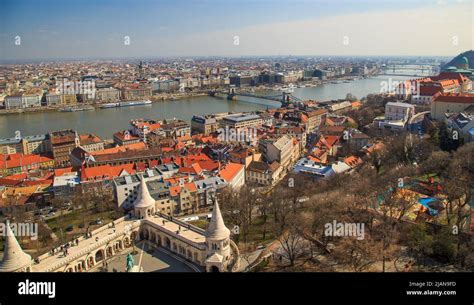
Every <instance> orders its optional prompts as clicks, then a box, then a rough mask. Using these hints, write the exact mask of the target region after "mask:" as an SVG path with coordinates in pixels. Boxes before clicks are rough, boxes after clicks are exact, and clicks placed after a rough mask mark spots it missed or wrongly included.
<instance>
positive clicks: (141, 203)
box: [134, 175, 155, 218]
mask: <svg viewBox="0 0 474 305" xmlns="http://www.w3.org/2000/svg"><path fill="white" fill-rule="evenodd" d="M134 212H135V216H137V217H138V218H147V217H149V216H151V215H153V214H155V199H153V197H151V195H150V192H149V191H148V187H147V186H146V182H145V177H143V175H142V178H141V180H140V189H139V193H138V196H137V200H136V201H135V203H134Z"/></svg>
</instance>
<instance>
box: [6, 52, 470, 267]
mask: <svg viewBox="0 0 474 305" xmlns="http://www.w3.org/2000/svg"><path fill="white" fill-rule="evenodd" d="M466 56H471V57H472V51H469V52H466V53H464V54H461V55H460V56H458V57H456V58H455V59H454V60H453V61H452V62H451V63H449V64H448V63H446V62H444V63H441V62H439V63H429V61H428V60H430V61H433V59H431V58H430V59H425V60H421V59H405V60H402V59H363V60H361V59H354V58H352V59H351V58H341V59H338V60H329V59H307V58H294V59H293V58H290V59H280V60H278V59H273V58H272V59H266V60H257V59H234V60H232V59H206V60H199V59H196V60H194V59H185V60H181V61H178V60H176V61H170V62H163V63H155V64H151V63H150V64H148V63H143V62H142V61H139V62H138V64H135V65H134V64H132V63H100V62H98V63H82V62H81V63H50V64H33V65H26V66H23V65H20V66H19V65H5V66H3V68H2V71H3V79H4V81H3V83H2V90H3V105H4V108H5V110H4V111H5V112H6V113H5V115H14V114H7V113H8V112H13V111H39V110H43V109H47V110H50V111H54V110H53V109H55V108H58V109H59V111H63V112H76V111H81V110H83V111H86V110H88V111H94V110H95V108H94V107H99V108H105V109H107V108H117V107H118V108H121V107H127V106H129V107H148V105H147V104H146V103H145V101H149V103H152V101H151V100H153V103H174V102H176V100H177V99H178V98H179V97H180V96H186V95H192V94H203V95H209V96H211V97H213V98H217V99H219V100H220V101H222V102H223V103H228V102H231V103H235V102H237V101H238V100H240V99H245V98H248V97H252V98H254V99H258V98H260V99H267V100H273V101H275V103H280V104H281V106H280V107H277V106H273V107H271V108H270V107H267V109H266V110H260V111H253V112H240V113H212V112H209V113H203V114H201V115H194V116H193V117H192V119H191V121H190V122H189V121H184V120H181V119H179V118H166V119H163V120H158V119H155V118H152V117H151V118H135V119H132V120H130V121H129V122H128V123H127V122H124V126H126V125H127V124H129V126H128V127H127V128H125V129H124V130H117V131H115V133H113V135H112V138H109V139H102V138H100V137H99V136H97V135H95V134H94V133H79V132H78V131H76V130H73V129H64V130H55V131H50V132H49V133H46V134H31V135H22V133H21V132H20V131H17V132H16V133H15V137H13V138H6V139H2V140H0V149H1V153H2V155H3V157H2V160H0V162H1V163H0V165H1V175H2V178H1V179H0V183H1V184H2V189H1V192H2V197H1V198H2V213H3V216H4V217H7V218H10V217H11V218H12V219H15V220H20V219H21V220H22V221H25V222H34V221H37V220H41V221H42V222H40V226H41V228H40V229H39V234H40V235H39V236H38V237H39V239H38V240H36V241H30V242H27V243H26V244H24V245H23V247H24V248H25V249H32V250H33V249H34V250H36V251H35V252H36V253H37V254H36V255H34V256H33V257H36V258H34V259H33V258H32V263H28V264H27V265H25V266H17V265H16V264H13V266H14V267H15V268H17V267H21V268H27V269H28V270H35V269H37V271H55V270H64V268H66V269H65V271H76V272H77V271H85V270H89V269H94V268H96V266H97V265H98V266H99V267H100V268H102V269H103V268H107V267H105V266H106V264H105V262H106V261H109V260H110V261H111V264H113V263H112V262H113V261H114V257H113V256H114V252H117V253H119V252H120V251H121V250H122V248H125V247H126V245H125V244H122V243H121V242H118V243H117V244H116V245H115V246H114V247H113V248H112V247H110V248H109V249H104V250H100V251H97V252H96V255H95V257H93V258H91V260H90V261H87V263H86V262H85V261H84V260H83V257H82V256H81V255H78V256H77V257H74V258H73V260H76V262H75V263H71V259H69V257H68V255H65V256H64V257H63V255H64V254H63V253H57V254H52V253H49V252H47V253H46V254H42V252H44V251H45V250H46V249H49V248H51V247H52V246H53V245H55V244H58V243H59V244H64V243H65V242H67V241H68V240H72V241H73V242H74V239H75V238H77V237H78V236H81V237H82V235H84V234H85V237H83V238H87V236H88V234H91V233H92V232H94V233H95V232H96V231H99V232H100V231H101V230H103V229H102V227H103V226H105V227H107V226H110V223H114V224H115V223H120V222H122V221H124V220H123V219H126V218H127V217H129V215H131V214H130V213H131V212H133V211H135V213H136V212H138V211H137V206H140V205H141V204H144V205H145V207H146V209H145V211H146V212H138V213H139V214H138V217H139V218H143V217H147V216H150V215H155V216H154V217H158V216H156V215H160V216H159V217H164V218H163V219H167V218H166V217H179V218H177V219H178V220H175V221H179V222H178V226H183V227H186V226H188V230H191V231H192V229H191V225H192V226H195V227H196V228H195V230H197V231H196V232H198V233H202V231H200V230H204V229H206V228H207V227H208V218H212V217H211V213H212V211H213V210H214V211H215V208H214V207H215V204H216V203H215V202H216V201H218V200H217V198H222V199H221V203H220V205H221V209H222V210H223V211H224V216H223V217H224V219H225V221H226V223H227V225H228V226H229V227H230V228H233V230H232V231H231V232H232V239H233V240H234V241H235V242H236V243H233V245H234V247H235V249H237V248H241V250H240V256H242V257H241V258H235V257H234V258H233V259H232V263H231V264H230V265H229V266H227V262H225V260H224V261H222V258H221V259H220V260H221V264H222V265H221V266H219V270H220V271H224V269H226V268H229V270H234V271H238V270H241V271H244V270H247V269H248V268H255V267H256V266H262V264H263V265H265V266H266V267H260V268H269V270H273V268H282V267H284V268H290V269H291V268H292V267H294V266H295V264H296V261H298V259H300V257H304V256H305V255H307V254H306V253H305V252H307V251H308V249H307V248H308V247H309V248H312V247H315V246H319V247H321V246H323V247H326V249H328V248H327V247H329V246H331V247H334V241H332V240H331V239H332V238H330V237H329V236H325V239H326V240H322V241H318V242H320V243H321V245H314V244H313V243H315V241H314V240H312V238H315V237H314V234H315V233H316V232H313V233H311V235H310V236H312V237H311V238H310V239H306V238H307V236H306V234H309V233H305V232H299V231H300V230H302V228H298V230H297V231H296V232H294V233H293V234H297V236H298V238H299V239H301V241H299V242H298V243H297V245H296V244H295V245H292V246H293V247H295V249H293V248H289V245H288V244H286V241H285V240H284V238H288V237H287V236H285V234H283V232H284V231H285V230H291V229H292V227H291V223H286V221H285V220H284V219H277V215H278V214H275V213H286V209H288V211H289V210H291V209H296V208H297V207H296V205H300V207H299V208H300V209H302V210H304V209H305V202H307V201H310V200H311V199H312V197H314V196H316V195H315V194H314V193H315V192H323V193H325V192H329V191H330V190H333V191H338V189H339V188H340V186H337V184H339V183H341V181H339V180H342V181H344V179H353V178H347V177H354V176H357V175H364V176H366V175H368V173H365V171H369V172H370V171H373V170H374V169H375V171H376V173H378V174H381V175H389V176H388V177H386V178H384V179H388V180H387V181H386V182H385V183H384V184H383V185H381V186H379V187H381V188H382V189H386V192H387V193H384V192H382V190H375V191H373V192H372V193H371V194H370V195H369V194H367V196H375V197H374V200H375V202H378V205H379V206H374V203H373V202H361V204H365V205H367V204H368V205H370V207H371V209H373V212H375V213H379V214H380V215H383V217H387V215H386V213H387V210H386V209H387V206H390V214H392V213H393V215H391V216H390V217H392V218H394V219H396V220H398V221H404V222H413V221H415V222H417V223H429V224H437V225H448V224H449V223H456V225H457V226H458V228H459V234H468V235H469V234H472V227H471V226H470V223H471V222H470V213H471V212H470V210H469V204H468V203H469V202H470V201H469V200H470V199H469V198H470V197H469V196H470V195H468V193H466V194H465V196H466V197H465V198H462V197H461V198H456V200H459V202H457V204H456V206H451V207H450V209H452V210H453V211H451V212H450V213H452V214H453V215H450V214H449V213H447V212H446V211H448V208H447V205H448V202H447V200H448V199H447V198H448V197H447V196H450V195H451V194H449V193H447V192H450V191H451V190H449V189H447V186H446V183H449V180H447V181H444V180H443V179H444V177H442V174H441V173H440V172H439V171H436V170H433V169H431V168H429V167H427V166H426V167H427V168H425V166H424V165H423V162H428V161H426V160H427V159H428V160H429V158H435V157H436V154H437V153H441V152H442V151H444V150H446V151H450V150H453V149H456V148H458V147H459V146H465V148H464V147H461V148H459V149H458V151H463V150H464V149H465V152H464V153H465V154H467V155H464V157H466V158H467V159H465V160H464V161H465V162H470V160H471V159H470V158H472V154H471V152H472V151H471V149H472V147H471V146H469V145H470V144H469V143H470V142H472V140H473V126H472V124H474V123H473V122H474V121H473V119H472V109H471V108H472V105H473V103H474V95H473V93H472V78H473V71H472V69H471V68H470V66H469V61H468V59H467V57H466ZM436 61H437V60H435V62H436ZM20 67H21V69H20ZM407 67H408V68H409V70H404V69H405V68H407ZM302 68H305V69H304V70H299V69H302ZM417 69H418V70H417ZM420 69H421V71H420ZM127 71H130V73H128V74H127ZM425 71H428V73H427V75H428V76H423V77H415V78H412V77H411V74H413V75H416V74H417V73H426V72H425ZM379 74H387V75H405V77H406V78H407V79H406V80H404V81H398V82H393V84H389V85H388V86H389V87H390V86H391V87H392V88H383V87H384V84H383V82H382V83H381V88H380V92H374V94H369V95H367V96H366V97H362V98H361V99H360V100H359V99H357V97H355V96H353V95H352V94H351V93H350V92H347V96H346V98H345V99H337V100H330V101H316V100H302V99H299V98H297V97H295V96H293V95H292V90H294V89H295V88H301V87H306V86H309V87H311V86H316V87H317V86H322V85H324V84H327V83H334V84H337V83H341V82H356V81H357V80H358V79H363V78H368V77H375V76H377V75H379ZM387 77H388V76H387ZM385 87H387V86H385ZM268 90H273V91H270V92H273V94H276V95H265V93H266V92H267V93H266V94H269V93H268V92H269V91H268ZM33 92H37V93H33ZM262 92H263V93H262ZM216 95H221V96H220V97H219V96H216ZM134 102H135V103H134ZM86 105H88V107H89V108H85V107H86ZM450 109H451V110H450ZM57 115H61V114H57ZM401 139H403V140H401ZM427 143H429V144H427ZM400 145H404V147H405V154H402V155H397V154H395V152H394V151H393V150H394V149H396V148H399V147H398V146H400ZM422 146H423V149H422V148H421V147H422ZM436 151H439V152H436ZM458 153H459V152H458ZM387 159H388V160H387ZM390 159H395V160H390ZM382 162H396V163H399V164H403V166H402V168H401V169H400V168H399V169H395V171H396V173H391V172H390V171H389V169H388V168H386V167H388V165H386V164H383V163H382ZM418 163H421V165H418ZM388 164H389V163H388ZM422 165H423V166H422ZM466 166H469V163H467V164H466ZM465 174H466V175H469V174H470V173H469V172H466V173H465ZM395 177H396V179H395V181H391V180H393V179H394V178H395ZM458 177H459V176H458ZM468 177H469V176H467V178H468ZM323 180H324V181H325V182H324V183H322V182H321V181H323ZM143 182H146V183H143ZM467 182H469V179H468V180H467ZM394 183H395V185H396V188H393V186H392V185H394ZM333 184H335V185H333ZM303 185H305V186H307V185H313V186H312V187H311V188H308V190H310V189H312V191H311V192H305V191H302V187H303ZM351 187H352V186H351ZM353 187H356V186H353ZM466 187H467V188H468V189H467V190H469V183H467V184H466ZM319 188H322V189H321V190H319ZM346 191H347V190H346ZM352 192H354V191H349V192H348V193H347V196H352V194H353V193H352ZM453 192H454V190H453ZM463 194H464V193H463ZM451 196H452V195H451ZM265 198H272V201H271V202H272V203H271V205H269V206H267V204H268V202H267V200H268V199H265ZM145 199H146V201H147V202H146V204H145V203H143V202H142V201H144V200H145ZM274 200H276V201H277V202H280V201H281V203H278V204H281V205H282V206H277V202H275V201H274ZM365 200H366V198H365V199H364V200H363V201H365ZM148 201H149V202H148ZM355 202H357V201H355ZM89 203H90V204H89ZM466 204H467V205H466ZM213 208H214V209H213ZM279 208H281V209H284V210H282V211H277V210H275V209H279ZM307 208H309V207H306V209H307ZM140 213H144V214H140ZM120 214H125V215H126V216H125V218H119V216H120ZM241 214H245V215H241ZM269 214H274V215H273V217H275V219H274V220H273V221H272V222H274V223H273V224H271V225H270V224H269V223H270V220H269V219H268V218H269V216H268V215H269ZM220 217H222V216H220ZM365 217H366V216H365ZM374 217H375V216H374ZM117 219H118V220H117ZM121 219H122V220H121ZM160 219H161V218H160ZM317 221H321V220H320V219H318V220H317ZM391 221H393V220H391ZM267 222H268V224H267ZM280 222H282V223H280ZM359 222H361V221H359ZM354 223H356V222H355V221H354ZM361 223H362V222H361ZM276 224H279V225H280V226H281V227H278V226H277V228H274V227H275V225H276ZM420 225H421V224H420ZM267 226H268V227H267ZM286 226H290V227H288V228H287V227H286ZM124 227H125V226H124ZM122 229H123V228H122ZM275 230H276V231H275ZM145 232H147V233H140V234H142V235H141V238H144V239H148V240H151V241H152V242H155V243H157V244H158V245H162V244H166V242H165V241H164V240H162V238H163V239H165V238H166V240H167V242H168V243H169V244H168V246H169V248H170V249H169V250H170V251H171V252H176V254H177V255H182V256H183V257H184V258H186V259H188V260H189V262H188V264H190V265H191V266H192V264H195V265H197V266H206V264H208V263H206V261H205V259H204V257H200V253H197V252H194V253H192V252H190V251H189V252H186V250H185V249H186V248H187V247H186V246H185V245H177V244H176V243H173V245H171V240H170V239H169V238H168V237H159V234H158V233H154V232H153V233H152V232H148V231H145ZM297 232H298V233H297ZM174 234H178V235H179V234H180V232H179V230H178V231H177V232H175V233H174ZM202 234H203V233H202ZM229 234H230V233H229ZM229 234H228V236H227V238H229V236H230V235H229ZM204 235H205V234H204ZM279 235H280V236H279ZM281 235H283V236H281ZM336 236H337V235H336ZM128 242H129V243H130V241H128ZM67 243H68V244H69V242H67ZM178 247H179V248H178ZM188 247H189V245H188ZM49 250H50V249H49ZM75 250H76V249H74V247H73V248H71V252H77V251H75ZM77 250H80V249H79V248H78V249H77ZM382 250H385V249H382ZM447 250H448V249H446V251H447ZM50 251H51V250H50ZM53 251H54V250H53ZM106 251H108V252H106ZM235 251H238V250H235ZM390 251H396V252H397V251H400V249H397V250H392V249H390ZM271 253H273V254H272V255H273V257H280V261H279V262H270V261H269V260H268V256H267V255H268V254H271ZM74 254H76V253H74ZM25 255H28V254H25ZM173 255H174V254H173ZM234 255H235V253H234ZM397 255H399V256H400V261H399V265H397V264H394V263H393V262H392V260H393V258H390V257H389V255H388V254H386V256H387V258H382V259H380V258H378V259H377V258H375V257H374V259H373V261H372V262H371V263H367V265H365V264H362V266H352V267H351V265H350V264H349V262H344V263H339V264H340V266H339V267H338V268H341V269H336V270H341V271H346V270H352V269H351V268H354V269H353V271H363V270H377V271H380V268H393V267H395V268H396V270H398V271H401V270H404V268H412V265H411V264H413V260H411V259H410V258H412V256H411V255H413V254H411V255H410V254H408V253H401V252H398V253H397ZM384 256H385V255H384ZM244 257H245V259H243V258H244ZM230 258H231V257H230V256H229V259H230ZM282 258H284V261H283V260H282ZM402 259H405V261H404V260H402ZM444 259H452V258H450V257H445V258H444ZM378 260H380V261H378ZM385 260H387V261H388V262H387V265H389V266H385V265H386V262H385ZM25 262H26V261H25ZM380 262H381V263H382V264H381V265H379V263H380ZM407 262H410V264H407ZM6 263H7V265H8V262H6ZM267 264H269V266H267ZM403 264H405V267H402V265H403ZM392 265H393V267H392ZM285 266H286V267H285ZM194 267H196V266H194ZM425 267H426V266H424V264H423V263H422V261H416V268H425ZM10 268H12V267H10ZM188 268H190V267H189V266H188ZM305 268H306V267H305ZM307 268H309V270H312V268H315V267H314V266H308V267H307ZM359 268H360V269H359ZM456 268H461V270H462V268H464V267H462V265H461V266H457V267H456ZM467 268H470V267H467ZM102 269H98V270H102ZM264 270H265V269H264ZM11 271H14V270H13V269H12V270H11Z"/></svg>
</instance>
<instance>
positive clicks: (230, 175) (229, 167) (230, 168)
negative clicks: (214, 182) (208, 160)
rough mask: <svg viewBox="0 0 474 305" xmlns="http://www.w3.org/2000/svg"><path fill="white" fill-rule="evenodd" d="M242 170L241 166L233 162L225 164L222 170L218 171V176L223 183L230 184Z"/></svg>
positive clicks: (242, 166)
mask: <svg viewBox="0 0 474 305" xmlns="http://www.w3.org/2000/svg"><path fill="white" fill-rule="evenodd" d="M242 168H244V165H243V164H239V163H233V162H230V163H227V164H226V165H225V166H224V168H222V169H221V170H220V171H219V176H220V177H221V178H222V179H224V180H225V181H227V182H230V181H232V179H234V177H235V175H237V173H239V172H240V171H241V170H242Z"/></svg>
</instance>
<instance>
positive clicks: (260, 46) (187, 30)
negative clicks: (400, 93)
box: [0, 0, 474, 62]
mask: <svg viewBox="0 0 474 305" xmlns="http://www.w3.org/2000/svg"><path fill="white" fill-rule="evenodd" d="M0 8H1V10H2V11H3V12H4V16H5V17H4V18H3V19H2V20H0V52H1V56H0V58H1V59H2V60H3V62H12V61H13V62H15V61H20V62H24V61H41V60H48V61H56V60H120V59H133V58H176V57H274V56H280V57H285V56H295V57H301V56H315V57H316V56H321V57H351V56H353V57H364V56H365V57H454V56H456V55H458V54H459V53H462V52H465V51H467V50H471V49H473V36H474V35H473V28H474V23H473V22H474V21H473V10H474V8H473V4H472V1H469V0H468V1H463V0H457V1H439V0H438V1H434V0H412V1H410V0H399V1H393V0H389V1H383V2H380V1H374V0H361V1H350V0H340V1H327V0H315V1H309V0H296V1H290V0H277V1H268V0H259V1H258V0H254V1H250V0H240V1H236V0H230V1H217V0H214V1H213V0H202V1H193V0H190V1H184V0H178V1H151V0H138V1H130V0H116V1H111V0H98V1H83V2H77V3H76V2H70V3H69V2H64V1H58V0H43V1H34V0H4V1H2V2H1V3H0ZM17 36H19V37H20V38H21V44H20V45H16V44H15V39H16V37H17ZM236 36H238V38H237V39H236ZM127 37H128V38H127ZM127 39H128V41H129V42H130V44H129V45H126V44H125V41H126V40H127ZM236 42H237V43H236Z"/></svg>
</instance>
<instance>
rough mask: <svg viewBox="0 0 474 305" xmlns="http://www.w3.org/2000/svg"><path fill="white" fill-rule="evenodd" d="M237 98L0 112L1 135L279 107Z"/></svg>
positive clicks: (360, 92)
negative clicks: (52, 110) (59, 110)
mask: <svg viewBox="0 0 474 305" xmlns="http://www.w3.org/2000/svg"><path fill="white" fill-rule="evenodd" d="M403 79H408V77H401V76H392V77H391V78H390V79H389V76H377V77H373V78H368V79H361V80H357V81H353V82H351V83H339V84H324V85H320V86H318V87H311V88H295V89H294V92H293V93H292V94H293V95H294V96H296V97H298V98H301V99H305V100H306V99H313V100H317V101H325V100H331V99H340V98H345V97H346V94H347V93H352V94H353V95H355V96H356V97H357V98H361V97H364V96H366V95H367V94H370V93H379V92H380V91H381V88H382V82H389V81H392V82H394V81H399V80H403ZM276 94H277V92H275V95H276ZM239 99H240V100H239V101H228V100H227V99H225V98H216V97H208V96H203V97H193V98H184V99H179V100H174V101H164V102H156V103H153V104H152V105H146V106H135V107H124V108H110V109H100V108H96V109H95V110H93V111H80V112H38V113H22V114H8V115H0V138H9V137H14V135H15V131H16V130H19V131H20V132H21V134H22V135H36V134H43V133H47V132H49V131H52V130H59V129H65V128H72V129H75V130H77V131H78V132H80V133H86V132H88V133H95V134H97V135H98V136H100V137H102V138H112V134H113V133H114V132H117V131H119V130H124V129H126V128H128V126H129V121H130V120H132V119H137V118H148V119H165V118H179V119H183V120H186V121H188V122H189V121H190V120H191V118H192V116H193V115H194V114H206V113H218V112H229V111H232V112H240V111H253V110H262V109H266V108H267V107H270V108H271V107H279V103H278V102H272V101H267V100H262V99H255V98H248V97H239Z"/></svg>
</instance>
